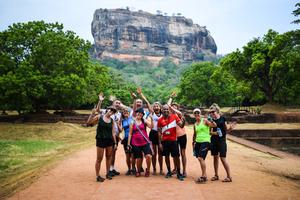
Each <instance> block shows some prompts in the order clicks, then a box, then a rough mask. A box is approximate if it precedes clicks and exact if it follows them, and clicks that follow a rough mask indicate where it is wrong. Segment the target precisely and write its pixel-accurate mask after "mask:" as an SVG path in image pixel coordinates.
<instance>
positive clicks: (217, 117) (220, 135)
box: [209, 103, 236, 182]
mask: <svg viewBox="0 0 300 200" xmlns="http://www.w3.org/2000/svg"><path fill="white" fill-rule="evenodd" d="M209 117H212V119H213V121H214V122H215V123H216V124H217V127H214V128H213V129H212V131H211V135H212V136H211V155H212V156H213V157H214V161H213V162H214V171H215V175H214V177H212V179H211V180H212V181H217V180H219V174H218V169H219V158H220V160H221V162H222V164H223V167H224V169H225V171H226V174H227V177H226V178H225V179H224V180H223V182H232V177H231V173H230V168H229V164H228V163H227V161H226V153H227V143H226V132H227V131H231V130H233V129H234V127H235V125H236V124H235V123H231V124H227V121H226V119H225V117H224V116H221V113H220V107H219V106H218V105H217V104H215V103H214V104H213V105H211V106H210V108H209Z"/></svg>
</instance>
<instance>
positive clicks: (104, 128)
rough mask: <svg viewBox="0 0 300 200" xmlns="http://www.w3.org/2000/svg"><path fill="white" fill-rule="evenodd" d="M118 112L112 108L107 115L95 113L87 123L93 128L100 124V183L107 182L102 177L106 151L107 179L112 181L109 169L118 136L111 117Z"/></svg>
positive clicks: (98, 142) (97, 168) (98, 170)
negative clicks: (102, 163) (101, 172)
mask: <svg viewBox="0 0 300 200" xmlns="http://www.w3.org/2000/svg"><path fill="white" fill-rule="evenodd" d="M103 99H104V97H101V100H103ZM99 101H100V97H99ZM98 105H99V104H98ZM99 109H100V108H99ZM93 110H95V109H93ZM116 111H117V110H116V108H114V107H112V106H110V107H108V108H107V109H106V113H105V114H97V115H95V112H93V113H92V114H91V116H90V117H89V119H88V121H87V124H88V125H91V126H93V125H96V124H98V126H97V131H96V148H97V157H96V162H95V172H96V180H97V181H98V182H103V181H104V180H105V179H104V178H102V177H101V176H100V167H101V162H102V159H103V155H104V151H105V157H106V179H108V180H110V179H112V174H111V173H110V170H109V167H110V164H111V157H112V151H113V149H115V148H116V135H115V129H114V121H113V120H112V119H111V116H112V115H113V114H114V113H116Z"/></svg>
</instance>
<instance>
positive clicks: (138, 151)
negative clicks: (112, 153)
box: [132, 143, 152, 158]
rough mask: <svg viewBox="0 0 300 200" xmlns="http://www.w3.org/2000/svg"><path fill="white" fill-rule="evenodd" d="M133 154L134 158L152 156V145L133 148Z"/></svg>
mask: <svg viewBox="0 0 300 200" xmlns="http://www.w3.org/2000/svg"><path fill="white" fill-rule="evenodd" d="M132 152H133V157H134V158H142V157H143V153H144V155H147V154H150V155H152V151H151V148H150V144H149V143H148V144H146V145H144V146H132Z"/></svg>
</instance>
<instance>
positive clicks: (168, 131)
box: [157, 105, 183, 181]
mask: <svg viewBox="0 0 300 200" xmlns="http://www.w3.org/2000/svg"><path fill="white" fill-rule="evenodd" d="M162 114H163V116H162V117H161V118H159V120H158V122H157V129H158V134H159V137H158V138H159V148H160V149H161V151H162V155H163V156H165V161H166V166H167V169H168V173H167V175H166V178H170V177H172V172H171V167H170V154H171V156H172V157H173V159H174V163H175V165H176V166H175V167H176V169H177V178H178V179H179V180H181V181H183V176H182V174H180V160H179V148H178V144H177V137H176V125H178V126H180V127H183V122H182V121H181V120H180V119H179V117H178V116H177V115H176V114H170V110H169V106H168V105H164V106H163V107H162Z"/></svg>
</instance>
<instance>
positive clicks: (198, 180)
mask: <svg viewBox="0 0 300 200" xmlns="http://www.w3.org/2000/svg"><path fill="white" fill-rule="evenodd" d="M206 182H207V177H204V176H201V177H199V178H197V180H195V183H197V184H202V183H206Z"/></svg>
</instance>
